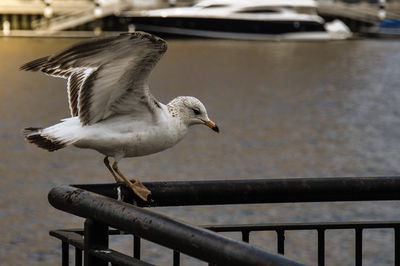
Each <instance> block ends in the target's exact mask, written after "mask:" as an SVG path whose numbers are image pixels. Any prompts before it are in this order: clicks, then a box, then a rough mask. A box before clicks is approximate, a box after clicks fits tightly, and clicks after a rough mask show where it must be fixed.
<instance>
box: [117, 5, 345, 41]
mask: <svg viewBox="0 0 400 266" xmlns="http://www.w3.org/2000/svg"><path fill="white" fill-rule="evenodd" d="M316 10H317V3H316V1H314V0H252V1H249V0H236V1H232V0H205V1H201V2H199V3H198V4H196V5H194V6H191V7H176V8H164V9H156V10H143V11H130V12H122V13H121V14H120V17H122V18H124V19H125V20H126V22H127V23H129V24H130V25H131V27H130V28H131V30H143V31H147V32H152V33H156V34H161V35H166V34H167V35H181V36H196V37H207V38H225V39H247V40H249V39H250V40H271V39H272V40H282V39H293V40H336V39H347V38H349V37H350V36H351V31H350V30H349V28H348V27H347V26H346V25H345V24H344V23H342V22H341V21H339V20H335V21H333V22H330V23H325V21H324V19H323V18H322V17H320V16H318V15H317V12H316Z"/></svg>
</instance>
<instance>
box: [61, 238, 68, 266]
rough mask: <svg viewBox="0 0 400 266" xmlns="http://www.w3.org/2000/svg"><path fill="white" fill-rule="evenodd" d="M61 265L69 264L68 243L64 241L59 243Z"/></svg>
mask: <svg viewBox="0 0 400 266" xmlns="http://www.w3.org/2000/svg"><path fill="white" fill-rule="evenodd" d="M61 250H62V254H61V256H62V257H61V261H62V262H61V265H62V266H68V265H69V244H68V242H66V241H62V243H61Z"/></svg>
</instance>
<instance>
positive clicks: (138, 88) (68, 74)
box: [21, 32, 167, 125]
mask: <svg viewBox="0 0 400 266" xmlns="http://www.w3.org/2000/svg"><path fill="white" fill-rule="evenodd" d="M166 49H167V45H166V43H165V41H164V40H162V39H160V38H158V37H155V36H153V35H151V34H148V33H144V32H135V33H129V34H121V35H120V36H116V37H107V38H100V39H93V40H89V41H85V42H82V43H78V44H75V45H73V46H72V47H70V48H68V49H66V50H64V51H62V52H60V53H58V54H56V55H53V56H48V57H43V58H39V59H37V60H34V61H32V62H29V63H27V64H25V65H23V66H22V67H21V69H22V70H28V71H38V70H40V71H42V72H44V73H46V74H48V75H51V76H55V77H62V78H66V79H68V82H67V91H68V100H69V105H70V110H71V115H72V116H79V119H80V121H81V123H82V124H83V125H88V124H93V123H96V122H98V121H101V120H103V119H106V118H107V117H109V116H112V115H114V114H122V113H137V114H140V115H142V117H152V116H153V114H154V112H155V109H156V108H158V107H159V104H158V102H157V100H156V99H155V98H154V97H153V96H152V94H151V93H150V91H149V89H148V86H147V79H148V76H149V74H150V72H151V71H152V69H153V67H154V66H155V65H156V63H157V62H158V61H159V59H160V58H161V57H162V55H163V54H164V53H165V51H166Z"/></svg>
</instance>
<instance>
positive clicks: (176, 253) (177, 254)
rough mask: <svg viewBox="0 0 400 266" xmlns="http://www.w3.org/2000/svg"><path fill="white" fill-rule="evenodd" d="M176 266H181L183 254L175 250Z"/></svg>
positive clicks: (174, 261) (174, 260)
mask: <svg viewBox="0 0 400 266" xmlns="http://www.w3.org/2000/svg"><path fill="white" fill-rule="evenodd" d="M172 265H174V266H179V265H181V253H180V252H179V251H176V250H174V257H173V264H172Z"/></svg>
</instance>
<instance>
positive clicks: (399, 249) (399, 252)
mask: <svg viewBox="0 0 400 266" xmlns="http://www.w3.org/2000/svg"><path fill="white" fill-rule="evenodd" d="M394 265H395V266H400V227H398V226H396V227H395V228H394Z"/></svg>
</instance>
